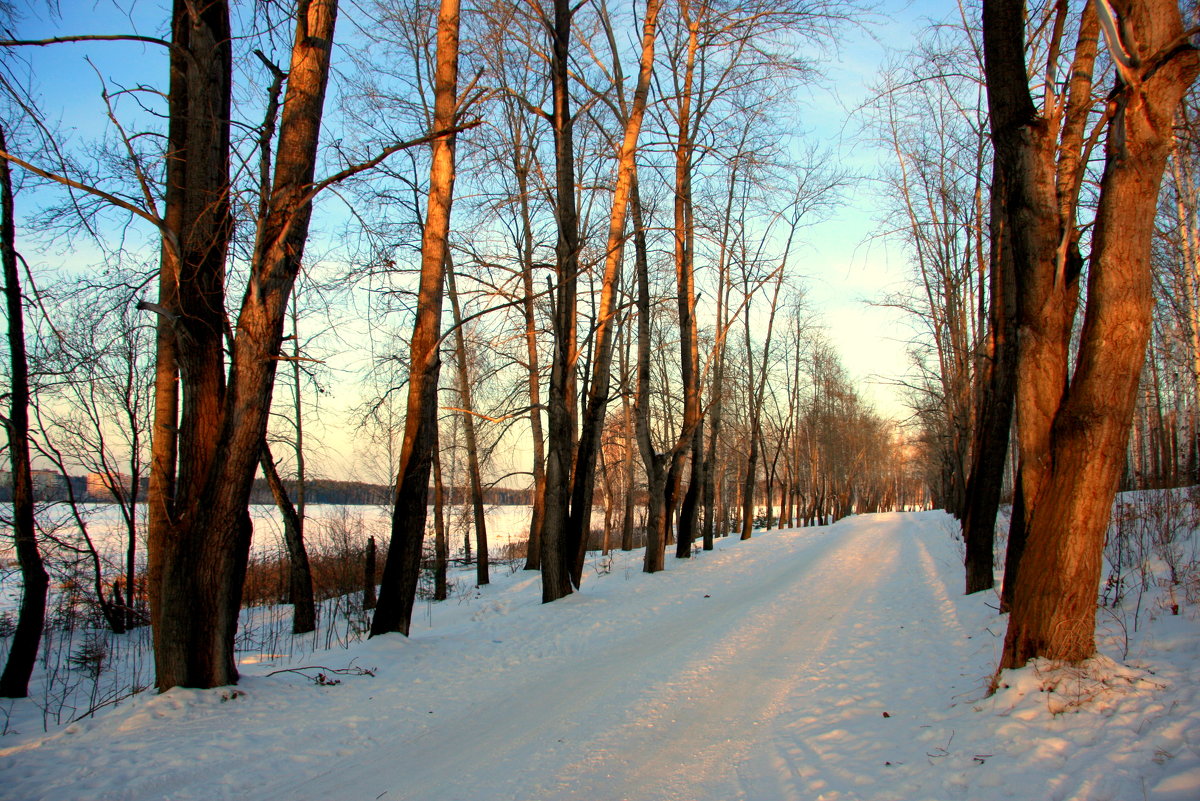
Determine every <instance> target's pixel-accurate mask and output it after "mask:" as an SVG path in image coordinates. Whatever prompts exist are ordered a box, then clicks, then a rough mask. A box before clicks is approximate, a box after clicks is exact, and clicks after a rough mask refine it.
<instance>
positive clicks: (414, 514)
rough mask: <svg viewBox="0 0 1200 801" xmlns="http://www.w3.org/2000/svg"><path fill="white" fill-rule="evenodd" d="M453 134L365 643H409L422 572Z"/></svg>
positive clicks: (430, 211)
mask: <svg viewBox="0 0 1200 801" xmlns="http://www.w3.org/2000/svg"><path fill="white" fill-rule="evenodd" d="M458 30H459V3H458V0H442V2H441V7H440V9H439V11H438V23H437V68H436V71H435V74H434V107H433V129H434V131H435V132H447V131H450V130H451V129H453V127H454V114H455V109H456V106H457V102H458V101H457V95H458ZM454 141H455V137H454V134H453V133H442V134H441V135H439V136H438V137H437V138H435V139H434V141H433V158H432V160H431V163H430V167H429V201H428V208H427V209H426V215H425V227H424V230H423V231H422V235H421V281H420V285H419V288H418V290H417V319H416V323H415V325H414V327H413V336H412V342H411V345H410V353H411V355H410V357H409V378H408V414H407V417H406V419H405V423H404V443H403V445H402V446H401V450H400V465H399V471H398V478H397V479H396V495H395V501H394V504H393V507H392V539H391V544H390V545H389V546H388V555H387V560H386V561H385V562H384V567H383V582H382V584H381V586H380V591H379V604H378V606H376V608H375V616H374V617H373V618H372V620H371V636H372V637H374V636H376V635H379V634H385V633H388V632H393V631H396V632H400V633H401V634H404V635H405V636H407V635H408V632H409V626H410V625H411V622H412V608H413V603H414V601H415V600H416V595H417V578H418V574H419V573H420V570H421V545H422V543H423V542H424V539H425V517H426V514H427V506H428V503H429V472H430V465H431V463H432V460H433V449H434V448H436V447H437V392H438V374H439V371H440V369H441V358H440V355H439V348H440V345H441V326H442V280H443V278H444V275H443V273H444V272H445V267H446V257H447V253H448V252H449V239H450V207H451V204H452V203H453V200H454Z"/></svg>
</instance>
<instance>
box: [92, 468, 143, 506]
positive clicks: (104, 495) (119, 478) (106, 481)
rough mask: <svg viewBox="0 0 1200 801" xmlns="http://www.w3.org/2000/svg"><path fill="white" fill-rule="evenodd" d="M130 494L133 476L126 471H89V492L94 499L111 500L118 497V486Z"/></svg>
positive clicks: (126, 493)
mask: <svg viewBox="0 0 1200 801" xmlns="http://www.w3.org/2000/svg"><path fill="white" fill-rule="evenodd" d="M118 487H119V488H120V491H121V492H122V493H123V494H124V495H126V496H128V495H129V492H130V490H132V489H133V478H132V477H130V476H127V475H125V474H124V473H88V474H87V494H88V498H90V499H91V500H94V501H111V500H112V499H113V498H115V497H117V493H116V492H115V491H114V489H116V488H118Z"/></svg>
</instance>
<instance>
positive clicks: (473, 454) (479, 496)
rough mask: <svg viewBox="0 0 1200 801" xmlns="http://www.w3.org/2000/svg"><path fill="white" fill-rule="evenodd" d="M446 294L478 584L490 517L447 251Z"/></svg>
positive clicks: (484, 574)
mask: <svg viewBox="0 0 1200 801" xmlns="http://www.w3.org/2000/svg"><path fill="white" fill-rule="evenodd" d="M446 288H447V290H448V292H447V293H446V294H447V295H449V297H450V311H451V313H452V315H453V318H454V350H455V354H456V356H455V368H456V370H457V373H458V396H459V400H460V401H461V402H462V416H463V434H464V435H465V437H466V445H467V474H468V477H469V478H470V481H471V511H472V518H473V521H474V523H475V547H476V550H478V551H479V559H478V560H477V561H476V562H475V583H476V584H477V585H478V586H481V587H482V586H483V585H485V584H487V583H489V581H490V579H489V576H488V537H487V516H486V515H485V514H484V509H483V477H482V475H481V473H480V470H479V445H478V440H477V438H476V436H475V416H474V411H475V407H474V405H473V403H472V400H471V375H470V371H469V370H468V369H467V340H466V335H465V334H464V333H463V328H462V308H461V306H460V305H459V302H458V284H457V282H456V281H455V278H454V262H453V260H451V259H450V254H449V252H447V263H446Z"/></svg>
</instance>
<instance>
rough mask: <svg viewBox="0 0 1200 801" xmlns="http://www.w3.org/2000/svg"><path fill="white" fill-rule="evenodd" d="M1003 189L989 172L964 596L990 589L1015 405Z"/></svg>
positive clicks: (1012, 287)
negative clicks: (987, 260)
mask: <svg viewBox="0 0 1200 801" xmlns="http://www.w3.org/2000/svg"><path fill="white" fill-rule="evenodd" d="M1003 186H1004V177H1003V176H1002V175H1001V174H1000V173H999V171H998V170H996V169H993V178H992V211H991V239H992V255H991V259H992V264H991V272H990V275H989V277H988V282H989V294H990V301H989V303H990V306H989V309H988V354H987V355H988V358H987V361H986V363H985V364H984V365H983V366H982V368H981V369H982V370H983V372H984V373H985V374H986V376H985V377H984V378H983V380H982V382H981V383H982V391H981V392H980V393H979V397H978V406H977V409H976V413H975V419H976V424H975V442H974V445H973V446H972V457H971V473H970V476H969V477H968V478H967V493H966V503H965V507H964V511H963V518H962V521H963V523H962V531H963V541H964V542H965V543H966V592H967V594H968V595H970V594H971V593H975V592H981V591H983V590H989V589H991V588H992V586H993V584H994V583H995V578H994V565H993V558H994V557H993V555H992V553H993V549H994V542H995V532H996V513H997V512H998V511H999V508H1000V493H1001V489H1002V488H1003V486H1004V464H1005V460H1006V457H1007V455H1008V439H1009V430H1010V429H1011V425H1012V413H1013V404H1014V402H1015V400H1016V398H1015V392H1016V378H1017V376H1016V366H1017V358H1016V356H1017V348H1016V344H1017V343H1016V341H1015V340H1016V334H1017V327H1016V324H1017V302H1016V275H1015V274H1014V266H1013V253H1012V242H1011V239H1010V236H1011V234H1010V232H1009V231H1008V230H1007V220H1006V218H1005V215H1004V206H1003V203H1002V201H1001V198H1002V197H1003V194H1004V189H1003Z"/></svg>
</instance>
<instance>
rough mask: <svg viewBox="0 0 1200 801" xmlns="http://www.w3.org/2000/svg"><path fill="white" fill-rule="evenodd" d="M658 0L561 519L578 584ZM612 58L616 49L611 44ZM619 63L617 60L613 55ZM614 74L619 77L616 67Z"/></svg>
mask: <svg viewBox="0 0 1200 801" xmlns="http://www.w3.org/2000/svg"><path fill="white" fill-rule="evenodd" d="M661 6H662V0H648V2H647V4H646V15H645V19H644V20H643V23H642V52H641V59H640V62H639V69H638V80H637V86H636V87H635V89H634V92H633V103H632V105H631V106H630V108H629V110H628V113H627V115H626V119H625V135H624V138H623V139H622V141H621V147H620V150H619V151H618V154H617V180H616V184H615V186H614V188H613V201H612V211H611V213H610V216H609V223H608V241H607V243H606V244H605V257H604V278H603V280H602V283H601V289H600V308H599V310H598V311H597V320H596V331H595V334H594V340H593V341H594V342H595V351H596V352H595V357H594V359H593V361H592V380H591V385H590V387H589V393H588V399H587V404H586V406H585V407H584V412H583V424H582V425H581V426H580V432H579V447H578V449H577V450H576V455H575V468H574V472H573V476H574V480H573V486H572V491H571V511H570V516H569V518H568V520H567V532H566V539H567V542H568V544H569V545H571V546H574V562H573V564H572V566H571V582H572V584H574V586H576V587H578V586H579V584H580V581H581V580H582V578H583V562H584V557H585V555H586V553H587V541H588V530H589V529H590V528H591V523H592V500H593V495H594V487H595V477H596V475H595V474H596V459H597V454H598V453H599V451H600V435H601V434H602V433H603V431H604V418H605V413H606V411H607V409H608V394H609V388H610V386H611V384H612V354H613V344H614V341H615V338H616V320H617V299H618V296H619V294H620V280H621V261H622V255H623V253H624V250H625V223H626V218H627V217H628V211H629V197H630V194H631V193H632V189H633V181H634V171H635V169H636V163H635V159H636V157H637V149H638V135H639V134H640V132H641V129H642V118H643V117H644V116H645V112H646V100H647V98H648V97H649V94H650V76H651V73H652V72H653V70H654V39H655V36H656V35H657V31H658V11H659V8H660V7H661ZM614 60H616V53H615V48H614ZM617 64H618V66H619V61H617ZM616 80H617V81H618V82H619V81H620V80H621V75H620V73H619V72H618V73H617V77H616Z"/></svg>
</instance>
